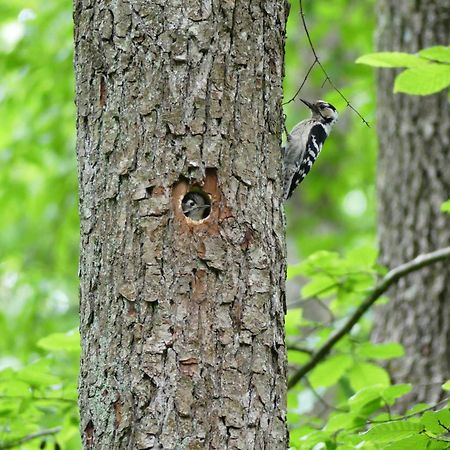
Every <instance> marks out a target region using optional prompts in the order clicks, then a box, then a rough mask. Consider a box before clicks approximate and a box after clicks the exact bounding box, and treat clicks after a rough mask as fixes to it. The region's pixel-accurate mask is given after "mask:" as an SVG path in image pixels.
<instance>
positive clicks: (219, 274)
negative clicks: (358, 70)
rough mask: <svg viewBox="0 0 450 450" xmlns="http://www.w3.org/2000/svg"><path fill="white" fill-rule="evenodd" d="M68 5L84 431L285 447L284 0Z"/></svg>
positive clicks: (108, 443)
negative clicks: (190, 206) (192, 193)
mask: <svg viewBox="0 0 450 450" xmlns="http://www.w3.org/2000/svg"><path fill="white" fill-rule="evenodd" d="M74 20H75V47H76V56H75V69H76V86H77V93H76V94H77V109H78V137H77V152H78V162H79V182H80V217H81V259H80V278H81V305H80V309H81V311H80V312H81V326H80V330H81V338H82V357H81V374H80V385H79V405H80V410H81V431H82V439H83V444H84V448H86V449H96V450H101V449H108V450H110V449H133V450H138V449H150V448H154V449H174V450H181V449H191V450H193V449H220V450H222V449H245V450H248V449H267V450H269V449H270V450H273V449H285V448H286V447H287V432H286V423H285V420H286V405H285V394H286V392H285V391H286V374H285V370H286V363H285V347H284V330H283V326H284V304H283V303H284V278H285V266H284V265H285V242H284V222H283V212H282V202H281V192H282V186H281V184H280V179H281V177H280V175H279V172H280V170H281V157H280V156H281V155H280V136H281V124H282V110H281V97H282V86H281V80H282V68H283V56H284V53H283V52H284V33H285V21H286V5H285V3H284V0H272V1H270V0H245V1H244V0H164V1H163V0H159V1H158V0H156V1H155V0H134V1H133V2H126V1H124V0H111V1H101V0H75V5H74ZM191 189H197V190H203V192H204V193H205V194H206V195H208V196H209V198H210V199H211V203H212V206H211V213H210V215H209V216H208V218H207V219H205V220H203V221H199V222H193V221H190V220H189V219H187V218H186V217H185V216H184V215H183V213H182V210H181V200H182V197H183V196H184V194H185V193H186V192H187V191H189V190H191Z"/></svg>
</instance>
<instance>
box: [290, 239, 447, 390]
mask: <svg viewBox="0 0 450 450" xmlns="http://www.w3.org/2000/svg"><path fill="white" fill-rule="evenodd" d="M448 258H450V247H445V248H442V249H440V250H436V251H434V252H430V253H425V254H422V255H419V256H417V257H416V258H414V259H413V260H411V261H409V262H407V263H404V264H402V265H400V266H398V267H396V268H395V269H392V270H391V271H390V272H388V273H387V274H386V275H385V276H384V277H383V278H382V279H381V281H380V282H379V283H378V284H377V285H376V286H375V287H374V288H373V289H372V290H371V291H370V293H369V294H368V295H367V297H366V298H365V300H364V301H363V302H362V303H361V304H360V305H359V307H358V308H357V309H356V311H355V312H354V313H353V314H352V315H351V316H350V317H349V318H348V320H347V321H346V322H345V323H344V325H343V326H342V327H341V328H340V329H338V330H337V331H336V332H335V333H334V334H332V335H331V336H330V337H329V338H328V339H327V340H326V341H325V343H324V344H323V345H322V346H321V347H320V348H319V349H318V350H317V351H316V352H315V353H314V354H313V356H312V357H311V359H310V360H309V361H308V362H307V363H306V364H305V365H304V366H303V367H301V368H300V369H299V370H298V371H297V372H295V373H294V375H292V377H291V378H290V379H289V381H288V388H289V389H291V388H293V387H294V386H295V385H296V384H297V383H298V382H299V381H300V380H301V379H302V378H303V377H304V376H305V375H306V374H307V373H309V372H310V371H311V370H312V369H314V367H316V366H317V364H319V363H320V362H321V361H322V360H323V359H324V358H325V356H327V355H328V353H329V352H330V351H331V350H332V349H333V347H334V346H335V345H336V344H337V343H338V342H339V341H340V340H341V339H342V338H343V337H344V336H345V335H347V334H348V333H349V332H350V331H351V329H352V328H353V326H354V325H355V324H356V323H357V322H358V321H359V319H360V318H361V317H362V316H363V315H364V313H365V312H366V311H367V310H368V309H369V308H370V307H371V306H372V305H373V304H374V303H375V302H376V301H377V300H378V299H379V298H380V297H381V296H382V295H383V294H384V293H385V292H386V291H387V290H388V289H389V287H391V285H393V284H394V283H395V282H397V281H398V280H399V279H400V278H402V277H404V276H406V275H408V274H410V273H411V272H414V271H416V270H419V269H421V268H423V267H426V266H429V265H431V264H434V263H436V262H439V261H443V260H445V259H448Z"/></svg>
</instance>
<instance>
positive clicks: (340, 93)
mask: <svg viewBox="0 0 450 450" xmlns="http://www.w3.org/2000/svg"><path fill="white" fill-rule="evenodd" d="M299 5H300V17H301V19H302V24H303V28H304V30H305V33H306V37H307V38H308V42H309V46H310V48H311V51H312V53H313V55H314V61H313V63H312V65H311V66H310V68H309V69H308V72H307V73H306V76H305V78H304V80H303V82H302V84H301V85H300V87H299V88H298V90H297V92H296V93H295V95H294V96H293V97H292V98H291V99H290V100H289V101H287V102H285V103H283V105H287V104H289V103H291V102H293V101H294V100H295V99H296V98H297V96H298V94H299V93H300V91H301V90H302V88H303V86H304V84H305V83H306V80H307V79H308V77H309V74H310V73H311V70H312V69H313V67H314V66H315V65H316V64H318V65H319V67H320V69H321V70H322V72H323V74H324V75H325V80H324V82H323V83H322V87H323V86H324V85H325V83H326V82H327V81H328V82H329V83H330V85H331V87H332V88H333V89H334V90H335V91H336V92H337V93H338V94H339V95H340V97H341V98H342V99H343V100H344V101H345V103H346V105H347V106H348V107H349V108H350V109H351V110H352V111H353V112H355V113H356V114H357V115H358V116H359V118H360V119H361V120H362V121H363V122H364V124H365V125H366V126H368V127H369V128H370V125H369V122H367V120H366V119H364V117H363V116H362V115H361V114H360V113H359V111H358V110H357V109H356V108H354V107H353V105H352V104H351V103H350V101H349V100H348V99H347V97H345V95H344V94H343V93H342V92H341V91H340V90H339V89H338V88H337V86H336V85H335V84H334V82H333V80H332V79H331V78H330V76H329V75H328V72H327V71H326V70H325V67H324V66H323V65H322V63H321V62H320V59H319V56H318V55H317V52H316V50H315V48H314V45H313V43H312V40H311V36H310V34H309V30H308V27H307V25H306V19H305V13H304V12H303V4H302V0H299Z"/></svg>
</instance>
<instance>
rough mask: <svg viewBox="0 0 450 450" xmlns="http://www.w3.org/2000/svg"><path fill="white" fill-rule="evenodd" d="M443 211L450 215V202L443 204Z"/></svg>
mask: <svg viewBox="0 0 450 450" xmlns="http://www.w3.org/2000/svg"><path fill="white" fill-rule="evenodd" d="M441 211H442V212H446V213H449V214H450V200H447V201H446V202H444V203H442V205H441Z"/></svg>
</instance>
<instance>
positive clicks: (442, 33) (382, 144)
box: [374, 0, 450, 404]
mask: <svg viewBox="0 0 450 450" xmlns="http://www.w3.org/2000/svg"><path fill="white" fill-rule="evenodd" d="M377 5H378V36H377V41H378V50H379V51H406V52H416V51H418V50H420V49H422V48H425V47H429V46H432V45H448V42H449V25H450V20H449V18H450V8H449V3H448V0H416V1H406V0H402V1H398V0H378V3H377ZM395 75H396V73H395V72H394V71H392V70H380V72H379V75H378V138H379V163H378V179H377V190H378V209H379V220H378V232H379V241H380V251H381V262H382V264H384V265H386V266H388V267H390V268H392V267H395V266H397V265H399V264H401V263H402V262H405V261H408V260H410V259H412V258H414V257H415V256H417V255H419V254H421V253H424V252H429V251H433V250H436V249H438V248H441V247H445V246H447V245H448V244H449V241H450V221H449V219H448V216H447V215H445V214H443V213H442V212H440V210H439V208H440V205H441V203H442V202H444V201H445V200H447V198H448V196H449V193H450V178H449V168H450V151H449V142H450V115H449V107H448V99H447V93H446V92H441V93H440V94H436V95H432V96H427V97H415V96H408V95H399V94H395V95H394V94H393V93H392V87H393V80H394V77H395ZM389 297H390V298H391V301H390V303H388V304H387V305H386V306H384V307H383V308H381V309H380V310H378V313H377V315H376V319H375V332H374V338H375V340H377V341H396V342H400V343H402V344H403V345H404V347H405V350H406V356H405V357H404V358H402V359H400V360H395V361H394V362H392V363H391V364H390V365H389V368H390V372H391V375H392V378H393V381H394V382H397V383H402V382H412V383H414V385H415V390H414V392H413V394H412V395H411V396H410V397H409V398H408V399H407V400H406V402H405V404H406V403H407V402H413V401H414V402H417V401H428V402H433V401H436V400H438V399H439V398H440V396H441V395H442V391H441V389H440V384H441V383H442V382H444V381H445V380H446V379H447V378H448V375H449V373H450V370H449V369H450V301H449V300H450V266H449V265H448V264H446V263H440V264H438V265H435V266H432V267H430V268H428V269H423V270H421V271H419V272H416V273H414V274H411V275H409V276H408V277H406V278H403V279H402V280H400V282H399V283H398V285H397V286H396V287H395V288H392V289H391V290H390V295H389Z"/></svg>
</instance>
